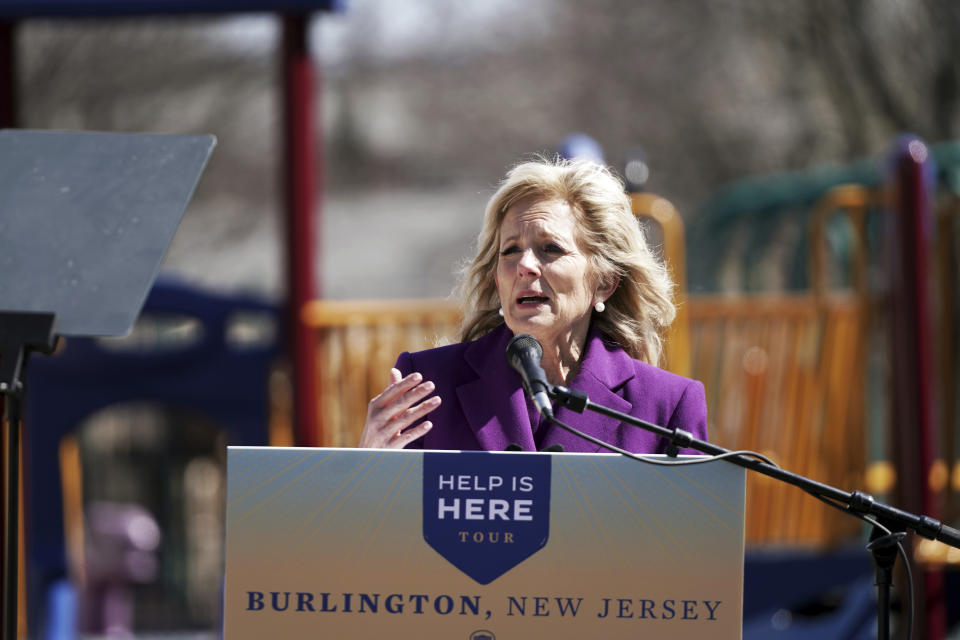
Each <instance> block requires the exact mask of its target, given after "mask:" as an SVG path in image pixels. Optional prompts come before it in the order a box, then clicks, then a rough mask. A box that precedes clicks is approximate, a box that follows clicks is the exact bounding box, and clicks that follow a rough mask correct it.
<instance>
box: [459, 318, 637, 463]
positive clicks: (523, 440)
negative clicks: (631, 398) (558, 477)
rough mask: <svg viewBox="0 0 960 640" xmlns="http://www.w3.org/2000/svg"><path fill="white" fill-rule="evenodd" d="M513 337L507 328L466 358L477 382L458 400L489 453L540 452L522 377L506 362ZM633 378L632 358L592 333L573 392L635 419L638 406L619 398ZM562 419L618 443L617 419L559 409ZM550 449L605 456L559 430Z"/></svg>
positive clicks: (474, 345)
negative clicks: (513, 446)
mask: <svg viewBox="0 0 960 640" xmlns="http://www.w3.org/2000/svg"><path fill="white" fill-rule="evenodd" d="M512 337H513V332H512V331H510V329H509V328H507V326H506V325H501V326H500V327H498V328H497V329H494V330H493V331H491V332H490V333H488V334H487V335H485V336H483V337H482V338H480V339H479V340H476V341H474V342H472V343H470V345H469V346H468V347H467V349H466V351H465V352H464V359H465V360H466V362H467V364H468V365H470V367H471V368H472V369H473V370H474V371H475V372H476V374H477V378H476V379H475V380H472V381H470V382H467V383H465V384H462V385H460V386H458V387H457V397H458V399H459V400H460V404H461V406H462V407H463V413H464V416H465V417H466V419H467V423H468V424H469V425H470V428H471V429H472V430H473V432H474V434H475V435H476V438H477V441H478V442H479V443H480V447H481V448H482V449H486V450H488V451H502V450H504V449H505V448H506V447H507V446H508V445H510V444H517V445H520V446H521V447H522V448H523V450H524V451H535V450H536V445H535V444H534V441H533V429H532V427H531V425H530V415H529V412H528V410H527V402H526V398H525V396H524V392H523V387H522V383H521V380H520V376H519V374H517V372H516V371H514V370H513V369H512V368H510V366H509V365H508V364H507V362H506V357H505V353H506V348H507V343H508V342H509V341H510V338H512ZM633 376H634V367H633V360H632V359H631V358H630V356H628V355H627V354H626V352H624V351H623V349H620V348H619V347H616V346H610V345H608V344H607V343H606V342H605V341H604V339H603V334H602V333H601V332H600V331H598V330H597V329H595V328H591V329H590V332H589V333H588V334H587V340H586V344H585V352H584V355H583V360H582V361H581V363H580V371H579V372H578V373H577V375H576V376H575V377H574V379H573V381H572V382H571V384H570V387H571V388H573V389H577V390H578V391H582V392H584V393H586V394H587V395H588V396H589V397H590V400H591V401H592V402H594V403H596V404H601V405H604V406H606V407H610V408H611V409H615V410H617V411H621V412H623V413H629V412H630V409H631V408H632V406H633V405H632V404H631V403H630V402H628V401H627V400H625V399H624V398H623V397H621V396H620V395H619V394H618V393H617V392H618V391H619V390H620V389H621V388H622V387H623V385H624V384H626V383H627V381H629V380H630V379H631V378H632V377H633ZM556 416H557V418H558V419H559V420H562V421H563V422H566V423H568V424H570V425H571V426H573V427H575V428H578V429H580V430H581V431H585V432H587V433H589V434H590V435H593V436H596V437H598V438H600V439H601V440H604V441H606V442H610V443H612V444H616V443H617V438H616V435H617V428H618V427H619V425H620V421H619V420H616V419H615V418H609V417H606V416H601V415H599V414H595V413H590V412H587V413H585V414H583V415H580V414H577V413H574V412H572V411H570V410H569V409H567V408H565V407H560V408H558V410H557V412H556ZM550 444H560V445H562V446H563V447H564V449H566V450H572V451H583V450H590V451H594V450H601V451H602V450H603V449H602V448H600V447H594V446H593V445H592V444H589V443H584V441H583V440H581V439H580V438H577V437H576V436H573V435H571V434H568V433H567V432H566V431H563V430H562V429H559V428H558V427H553V428H552V429H551V432H550V434H549V435H548V436H547V437H546V439H545V440H544V445H543V446H547V445H550ZM585 445H586V446H585Z"/></svg>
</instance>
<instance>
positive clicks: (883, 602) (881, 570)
mask: <svg viewBox="0 0 960 640" xmlns="http://www.w3.org/2000/svg"><path fill="white" fill-rule="evenodd" d="M549 394H550V396H551V397H552V398H553V399H555V400H557V401H558V402H560V403H561V404H563V405H564V406H566V407H568V408H570V409H571V410H573V411H576V412H577V413H583V412H584V411H585V410H589V411H593V412H594V413H599V414H601V415H605V416H609V417H611V418H616V419H617V420H620V421H622V422H625V423H627V424H630V425H633V426H635V427H639V428H641V429H645V430H647V431H650V432H652V433H655V434H657V435H658V436H661V437H663V438H666V439H667V440H668V441H669V442H670V445H671V447H672V448H673V451H676V449H678V448H688V449H695V450H697V451H700V452H702V453H706V454H708V455H711V456H720V455H722V456H724V458H723V459H724V460H727V461H728V462H731V463H733V464H736V465H739V466H741V467H744V468H747V469H750V470H752V471H756V472H758V473H762V474H763V475H765V476H769V477H771V478H775V479H777V480H780V481H781V482H786V483H787V484H791V485H793V486H795V487H798V488H800V489H802V490H803V491H806V492H807V493H809V494H811V495H813V496H815V497H817V498H820V499H821V500H824V501H825V502H827V503H828V504H831V505H832V506H835V507H838V508H840V509H841V510H842V511H846V512H848V513H851V514H854V515H857V516H870V517H873V518H875V519H876V521H877V522H879V523H881V524H882V525H883V526H884V527H886V528H887V529H890V530H891V531H890V532H883V531H882V530H881V529H880V528H878V527H877V524H876V523H874V528H873V534H872V535H871V541H870V544H868V545H867V549H868V550H870V552H871V554H872V556H873V559H874V565H875V568H876V576H877V582H876V584H877V590H878V606H877V637H878V638H880V640H888V639H889V638H890V586H891V585H892V583H893V579H892V578H893V565H894V562H895V561H896V556H897V544H898V543H899V542H900V540H902V539H903V537H904V536H905V533H904V532H905V531H914V532H915V533H917V534H919V535H921V536H923V537H924V538H928V539H930V540H939V541H940V542H943V543H945V544H948V545H950V546H951V547H954V548H957V549H960V531H958V530H957V529H954V528H953V527H949V526H947V525H945V524H943V523H942V522H940V521H939V520H935V519H933V518H931V517H929V516H924V515H921V516H918V515H915V514H912V513H909V512H907V511H901V510H900V509H896V508H894V507H891V506H889V505H887V504H884V503H882V502H877V501H876V500H875V499H874V498H873V496H871V495H869V494H867V493H864V492H862V491H853V492H847V491H842V490H840V489H837V488H835V487H832V486H830V485H827V484H823V483H820V482H817V481H815V480H811V479H810V478H807V477H806V476H802V475H800V474H797V473H793V472H790V471H786V470H784V469H781V468H779V467H777V466H774V465H773V464H769V463H767V462H764V461H762V460H759V459H757V458H752V457H749V456H747V455H745V454H740V453H734V452H731V451H730V450H728V449H724V448H723V447H719V446H717V445H714V444H710V443H709V442H706V441H704V440H699V439H697V438H694V437H693V435H692V434H690V433H689V432H686V431H683V430H681V429H666V428H664V427H661V426H658V425H655V424H652V423H650V422H646V421H644V420H640V419H638V418H635V417H633V416H630V415H627V414H625V413H621V412H619V411H614V410H613V409H609V408H607V407H604V406H602V405H598V404H595V403H593V402H591V401H590V398H589V397H587V395H586V394H584V393H581V392H579V391H574V390H572V389H567V388H565V387H561V386H553V387H552V389H550V390H549ZM548 419H549V420H551V421H552V422H553V423H554V424H556V425H557V426H559V427H561V428H562V429H565V430H567V431H571V432H573V433H575V434H576V435H579V436H581V437H586V439H588V440H590V441H591V442H594V443H595V444H599V445H600V446H603V447H605V448H606V449H608V450H611V451H616V452H618V453H622V454H625V455H628V456H630V457H633V458H638V457H639V456H637V455H635V454H632V453H630V452H628V451H624V450H622V449H619V448H617V447H613V446H611V445H608V444H606V443H604V442H602V441H600V440H598V439H596V438H593V437H592V436H589V435H587V434H584V433H581V432H579V431H577V430H576V429H574V428H572V427H570V426H568V425H566V424H564V423H562V422H560V421H559V420H556V419H555V418H553V416H552V415H551V416H548Z"/></svg>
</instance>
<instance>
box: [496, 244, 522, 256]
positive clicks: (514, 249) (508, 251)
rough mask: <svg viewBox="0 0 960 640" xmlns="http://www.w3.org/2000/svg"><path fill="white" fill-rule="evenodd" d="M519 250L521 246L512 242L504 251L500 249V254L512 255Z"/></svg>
mask: <svg viewBox="0 0 960 640" xmlns="http://www.w3.org/2000/svg"><path fill="white" fill-rule="evenodd" d="M518 251H520V248H519V247H518V246H517V245H515V244H511V245H510V246H508V247H507V248H505V249H503V250H502V251H500V255H501V256H508V255H510V254H511V253H517V252H518Z"/></svg>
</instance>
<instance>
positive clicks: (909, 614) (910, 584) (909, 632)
mask: <svg viewBox="0 0 960 640" xmlns="http://www.w3.org/2000/svg"><path fill="white" fill-rule="evenodd" d="M803 491H804V492H805V493H808V494H809V495H811V496H813V497H814V498H816V499H817V500H819V501H820V502H823V503H824V504H826V505H829V506H831V507H833V508H834V509H837V510H838V511H842V512H844V513H847V514H850V515H852V516H855V517H857V518H860V519H861V520H863V521H864V522H866V523H867V524H869V525H871V526H874V527H876V528H878V529H880V530H881V531H882V532H883V533H884V534H885V535H888V536H889V535H893V532H892V531H891V530H890V529H889V528H887V527H885V526H884V525H882V524H880V523H879V522H878V521H877V520H875V519H874V518H871V517H870V516H868V515H866V514H863V513H857V512H856V511H853V510H852V509H849V508H847V505H844V504H842V503H838V502H834V501H833V500H831V499H830V498H827V497H826V496H822V495H820V494H818V493H816V492H815V491H807V490H806V489H804V490H803ZM897 552H898V553H899V554H900V557H901V558H902V559H903V567H904V569H905V570H906V572H907V589H906V593H907V640H911V638H913V618H914V599H913V588H914V585H913V571H911V570H910V559H909V557H908V556H907V552H906V550H905V549H904V548H903V543H902V542H900V541H898V542H897Z"/></svg>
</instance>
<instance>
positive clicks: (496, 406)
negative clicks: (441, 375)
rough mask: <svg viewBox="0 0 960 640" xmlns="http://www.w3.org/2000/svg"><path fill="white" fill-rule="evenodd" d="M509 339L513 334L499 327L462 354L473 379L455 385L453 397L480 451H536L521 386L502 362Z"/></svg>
mask: <svg viewBox="0 0 960 640" xmlns="http://www.w3.org/2000/svg"><path fill="white" fill-rule="evenodd" d="M512 337H513V332H512V331H510V329H509V328H507V326H506V325H501V326H500V327H498V328H496V329H494V330H493V331H491V332H490V333H488V334H487V335H485V336H483V337H482V338H480V339H479V340H476V341H474V342H471V343H470V344H469V345H468V346H467V349H466V351H465V352H464V360H466V362H467V364H468V365H470V367H471V368H472V369H473V370H474V371H475V372H476V374H477V379H475V380H473V381H470V382H467V383H465V384H462V385H460V386H458V387H457V398H458V399H459V400H460V406H461V407H463V414H464V416H465V417H466V419H467V423H468V424H469V425H470V428H471V429H473V432H474V434H475V435H476V437H477V441H478V442H479V443H480V448H481V449H485V450H487V451H503V450H504V449H506V448H507V446H508V445H511V444H516V445H520V447H521V448H523V450H524V451H536V446H535V445H534V442H533V429H532V428H531V426H530V414H529V413H528V412H527V402H526V399H525V397H524V392H523V384H522V381H521V379H520V375H519V374H518V373H517V372H516V371H514V370H513V369H512V368H511V367H510V366H509V365H508V364H507V361H506V352H507V343H508V342H510V338H512Z"/></svg>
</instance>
